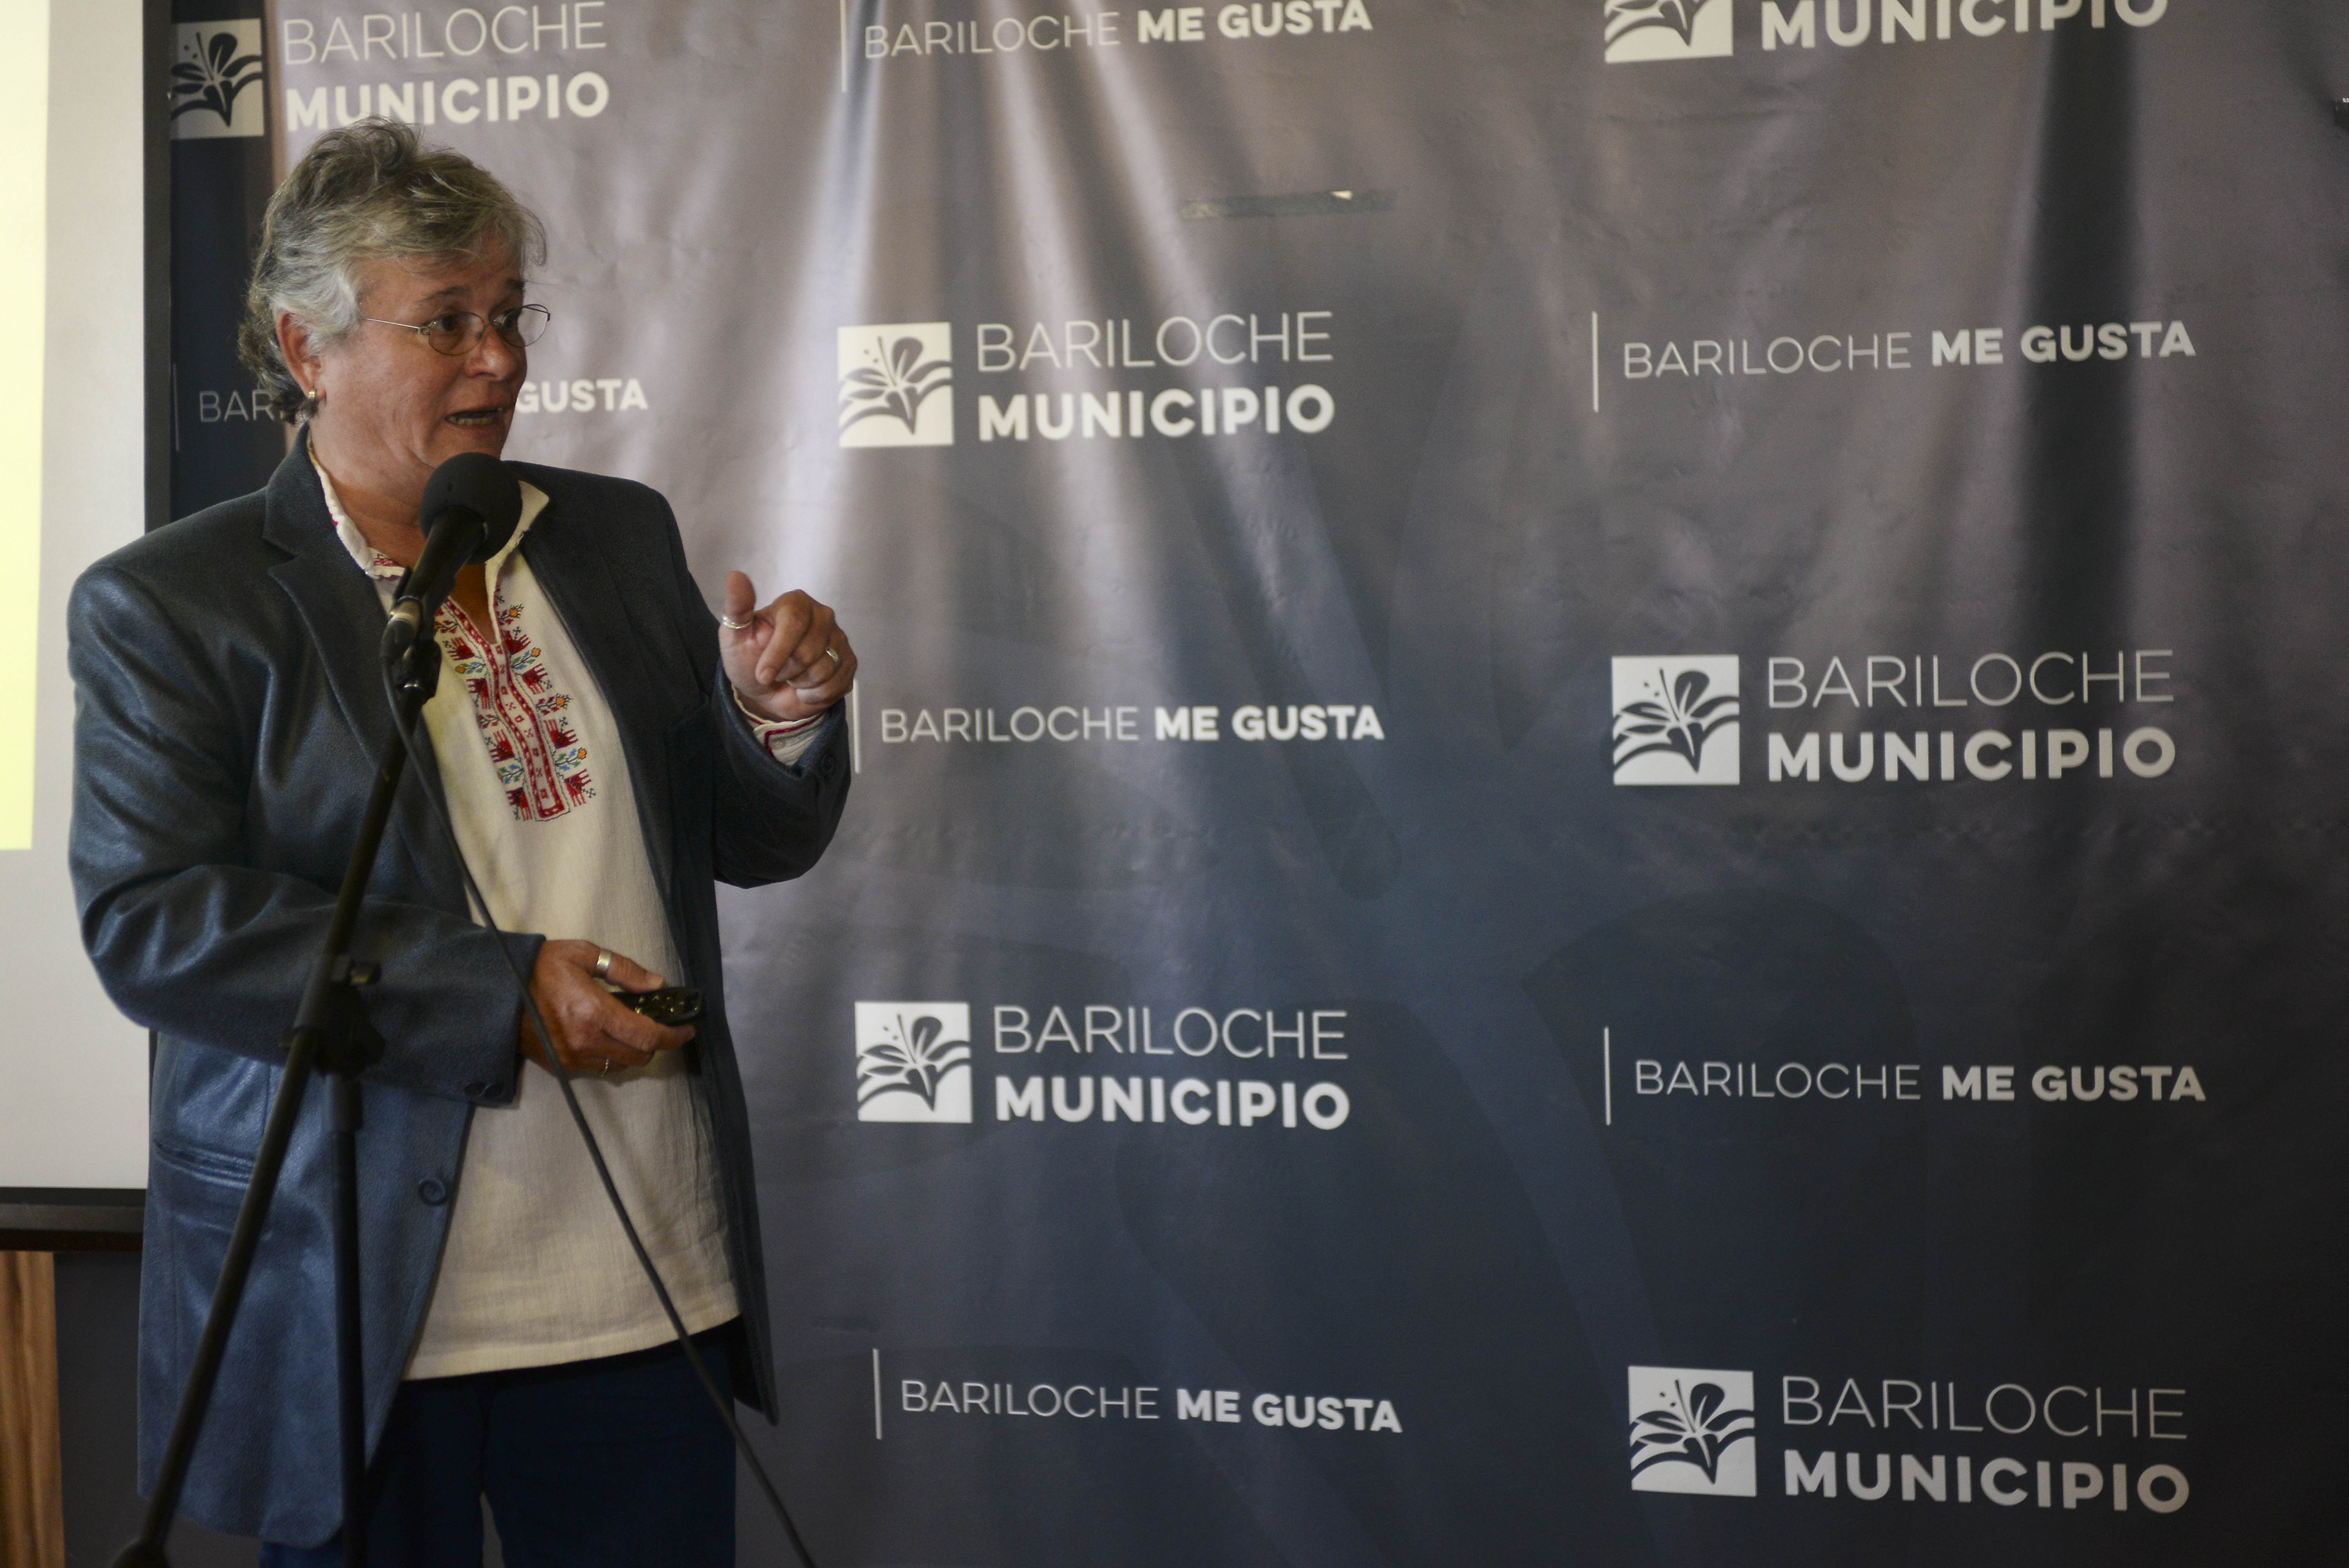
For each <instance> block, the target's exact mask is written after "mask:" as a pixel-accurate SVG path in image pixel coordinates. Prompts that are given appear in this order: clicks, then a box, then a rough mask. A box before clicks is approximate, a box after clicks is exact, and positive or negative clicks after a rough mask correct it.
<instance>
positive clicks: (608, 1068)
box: [604, 1057, 612, 1078]
mask: <svg viewBox="0 0 2349 1568" xmlns="http://www.w3.org/2000/svg"><path fill="white" fill-rule="evenodd" d="M604 1076H605V1078H610V1077H611V1076H612V1058H611V1057H605V1058H604Z"/></svg>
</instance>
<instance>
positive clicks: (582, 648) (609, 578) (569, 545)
mask: <svg viewBox="0 0 2349 1568" xmlns="http://www.w3.org/2000/svg"><path fill="white" fill-rule="evenodd" d="M522 553H523V558H524V559H526V560H527V561H529V562H530V570H531V575H533V577H535V578H537V579H538V583H539V586H541V587H542V588H543V589H545V590H546V596H547V598H548V599H549V600H550V601H551V602H552V603H554V611H555V614H559V615H561V616H562V617H563V624H564V629H565V630H566V631H568V632H569V633H570V634H571V641H572V644H573V645H574V646H575V647H577V648H578V650H579V655H580V657H582V658H583V659H585V661H586V662H587V673H588V674H589V675H590V676H593V677H594V679H595V685H596V686H597V688H598V689H599V690H601V691H602V692H603V694H604V701H605V705H606V706H607V707H610V708H611V710H612V716H613V717H614V719H615V720H616V721H617V722H618V724H619V727H620V753H621V755H622V756H623V757H625V758H626V759H627V764H628V784H629V788H630V789H633V790H634V791H635V792H636V815H637V819H638V821H639V824H640V826H641V827H642V829H643V831H644V839H645V853H646V854H647V856H648V857H650V860H651V862H652V869H653V882H654V885H655V886H656V887H658V888H660V889H661V890H662V892H664V893H665V894H668V895H670V896H669V897H668V903H669V905H670V907H671V910H672V913H673V912H674V910H675V907H676V902H677V901H676V899H675V897H674V891H675V890H673V889H672V888H670V886H669V878H670V875H671V873H672V872H673V870H674V868H675V861H676V855H675V853H674V851H673V849H672V847H671V845H670V844H669V841H668V838H667V834H666V833H665V832H660V831H656V830H655V824H665V823H667V822H670V821H673V820H675V818H674V817H673V816H672V815H671V814H670V805H671V800H670V780H669V771H668V766H667V755H666V753H665V752H664V750H663V749H662V741H663V737H662V735H661V734H660V720H661V705H660V696H659V693H658V691H657V689H656V688H655V686H654V685H653V683H652V680H651V678H650V676H648V675H647V673H646V669H645V664H644V661H643V659H642V658H640V657H638V656H637V655H636V649H637V648H638V647H641V646H648V645H650V643H649V641H648V638H647V630H648V629H647V627H645V626H644V625H643V624H640V623H639V621H638V620H637V617H636V611H635V609H634V607H633V606H632V605H631V604H630V603H629V595H627V594H626V593H622V592H621V591H620V584H619V582H618V580H617V579H616V578H615V577H614V576H613V574H612V568H611V563H610V562H609V561H608V560H607V559H606V558H605V552H603V551H602V550H599V549H597V548H596V542H595V536H594V534H593V532H592V531H591V529H590V527H589V525H588V523H587V522H586V520H585V519H584V518H580V517H577V516H574V515H570V514H567V513H566V512H565V511H564V505H563V501H562V500H561V499H560V498H559V497H557V496H555V495H554V494H552V493H550V494H549V495H548V498H547V502H546V510H545V511H542V512H541V513H539V515H538V517H537V519H536V521H533V523H532V524H531V528H530V532H529V533H528V535H526V536H525V537H524V538H523V542H522ZM671 923H672V924H674V923H675V922H674V919H673V918H672V922H671ZM685 951H686V949H685V948H684V947H683V946H682V945H681V944H680V945H679V946H678V953H679V954H683V953H684V952H685Z"/></svg>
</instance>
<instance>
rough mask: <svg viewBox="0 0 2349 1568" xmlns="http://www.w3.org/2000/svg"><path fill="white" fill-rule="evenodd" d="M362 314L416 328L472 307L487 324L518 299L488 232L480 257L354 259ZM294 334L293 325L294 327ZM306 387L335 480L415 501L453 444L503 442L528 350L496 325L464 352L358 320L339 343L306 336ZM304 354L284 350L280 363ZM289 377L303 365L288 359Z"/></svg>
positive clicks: (455, 448) (507, 262)
mask: <svg viewBox="0 0 2349 1568" xmlns="http://www.w3.org/2000/svg"><path fill="white" fill-rule="evenodd" d="M358 276H359V284H360V287H359V314H360V315H363V316H375V317H379V318H381V319H382V320H384V321H395V322H405V323H408V324H410V325H421V324H423V323H425V322H428V321H430V320H431V319H432V318H433V317H435V316H439V315H450V314H457V313H462V312H466V311H471V313H472V314H474V315H478V316H480V317H481V319H482V320H483V321H484V322H486V321H488V320H489V319H490V317H492V316H493V315H496V314H497V313H499V312H500V311H504V310H511V309H512V308H513V307H514V306H516V305H518V304H522V303H523V278H522V272H521V269H520V268H519V267H518V266H517V265H516V264H515V263H514V258H513V254H512V251H511V250H510V249H509V248H508V247H507V246H506V244H505V242H503V241H502V240H500V239H497V238H495V237H492V239H491V240H490V241H489V242H488V243H487V244H486V245H485V246H484V248H483V250H482V252H481V255H480V256H479V257H478V258H477V259H473V260H467V259H465V258H462V257H460V258H458V259H457V261H456V262H455V263H454V264H451V265H446V266H440V267H434V266H432V265H431V264H430V263H429V262H426V261H422V260H419V259H416V258H379V259H377V260H374V261H369V262H366V263H361V264H360V267H359V270H358ZM292 330H293V331H294V332H295V334H297V335H298V334H299V332H300V329H299V328H298V327H296V328H292ZM300 347H301V348H302V349H304V350H306V358H307V373H308V375H309V377H311V378H310V379H309V381H308V385H309V386H311V387H313V388H315V389H316V391H317V393H318V394H319V403H318V408H317V412H316V415H315V416H314V417H313V420H312V430H311V440H312V443H313V445H314V447H315V448H316V450H317V452H318V456H319V460H320V461H321V462H323V463H324V464H326V471H327V472H329V473H331V474H333V475H334V476H335V477H336V484H337V485H338V486H340V485H344V484H353V485H360V486H365V487H366V488H367V489H368V490H374V491H376V492H378V493H379V494H382V495H384V496H387V497H392V498H398V499H400V500H405V501H407V502H408V503H409V504H415V503H417V502H419V501H420V500H422V498H423V494H424V483H425V480H427V479H429V477H430V476H431V473H432V470H433V469H436V468H438V467H440V464H442V463H444V462H446V461H447V460H448V459H450V458H452V457H455V456H456V455H457V454H458V453H460V452H486V453H488V454H489V455H490V456H492V457H496V456H497V455H498V454H499V453H500V452H501V451H502V450H503V449H504V448H505V444H506V435H507V433H508V430H509V429H510V428H511V425H512V419H513V406H514V396H515V394H516V393H518V392H519V391H520V390H521V389H522V383H523V374H524V371H525V369H526V368H527V356H525V354H524V352H523V350H522V349H519V348H516V347H514V346H512V345H511V344H508V343H507V342H506V341H505V340H504V339H503V338H502V337H500V336H499V335H497V333H496V332H495V331H494V330H491V331H485V332H483V333H482V334H481V341H480V342H479V343H477V344H475V345H474V346H472V347H471V349H470V350H468V351H466V352H465V353H462V354H440V353H437V352H435V351H434V349H433V348H432V347H431V346H429V344H427V343H426V342H425V341H424V340H423V338H422V337H421V336H419V335H418V334H416V333H413V332H402V331H401V330H400V329H399V328H398V327H397V326H385V325H379V324H378V323H376V322H362V323H361V324H360V325H359V326H358V327H357V329H356V330H355V331H353V332H352V333H351V335H349V336H348V337H346V338H345V339H343V341H342V342H340V343H336V344H331V345H326V346H318V345H316V344H315V343H312V342H309V341H307V340H305V341H303V342H302V343H301V345H300ZM303 357H304V356H303V355H302V354H299V353H289V354H288V356H287V358H288V361H289V363H296V362H297V361H299V360H301V359H302V358H303ZM296 371H297V374H301V373H302V371H303V366H301V365H300V364H298V363H296Z"/></svg>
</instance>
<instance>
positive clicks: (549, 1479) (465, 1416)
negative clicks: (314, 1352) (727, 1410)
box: [260, 1326, 735, 1568]
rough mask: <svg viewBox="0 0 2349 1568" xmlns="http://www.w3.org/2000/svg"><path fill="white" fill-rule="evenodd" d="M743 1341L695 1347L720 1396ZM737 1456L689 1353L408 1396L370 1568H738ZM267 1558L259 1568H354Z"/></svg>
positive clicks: (289, 1550)
mask: <svg viewBox="0 0 2349 1568" xmlns="http://www.w3.org/2000/svg"><path fill="white" fill-rule="evenodd" d="M732 1338H733V1327H732V1326H726V1327H723V1328H715V1329H711V1330H709V1332H708V1333H706V1334H698V1335H696V1336H694V1341H693V1344H694V1348H695V1349H696V1350H698V1351H699V1352H700V1354H701V1359H702V1364H703V1365H704V1366H706V1367H709V1375H710V1377H712V1378H713V1379H715V1380H716V1382H717V1384H718V1387H719V1388H720V1389H725V1388H728V1387H730V1382H729V1378H728V1371H729V1365H728V1349H727V1347H728V1345H729V1343H730V1341H731V1339H732ZM734 1462H735V1461H734V1449H733V1441H732V1439H730V1437H729V1436H728V1434H727V1431H726V1427H725V1423H723V1422H722V1421H720V1420H719V1418H718V1412H717V1411H716V1410H714V1409H712V1408H710V1404H709V1396H708V1395H707V1394H705V1393H704V1392H703V1391H702V1388H701V1384H700V1381H699V1380H698V1379H697V1378H696V1377H694V1375H693V1368H692V1367H690V1366H689V1365H688V1364H687V1362H686V1359H685V1353H684V1352H683V1351H682V1350H680V1349H678V1347H677V1346H676V1345H674V1344H670V1345H665V1346H660V1347H658V1348H657V1349H653V1350H640V1351H637V1352H636V1353H634V1354H633V1355H627V1356H612V1357H604V1358H602V1359H599V1360H595V1361H574V1362H570V1363H568V1364H566V1365H564V1366H560V1367H531V1368H528V1369H525V1370H522V1371H514V1372H481V1373H476V1374H474V1375H472V1376H471V1377H432V1378H425V1379H421V1380H419V1381H415V1382H409V1383H403V1384H401V1385H400V1387H399V1393H398V1395H397V1396H396V1397H395V1398H393V1400H392V1406H391V1418H390V1421H389V1424H388V1426H387V1427H386V1428H385V1429H384V1434H383V1441H382V1443H381V1444H380V1445H379V1446H378V1449H377V1450H376V1456H375V1459H374V1461H373V1462H372V1464H371V1465H370V1466H369V1467H368V1470H367V1495H368V1502H367V1562H368V1563H369V1564H370V1568H481V1549H482V1538H481V1500H482V1499H483V1498H487V1499H488V1500H489V1505H490V1509H491V1511H492V1514H494V1515H495V1517H496V1519H497V1526H498V1543H499V1546H500V1547H501V1549H502V1552H503V1553H504V1557H505V1561H506V1563H507V1564H508V1565H509V1568H656V1565H657V1568H734ZM342 1561H343V1549H342V1541H341V1537H340V1536H339V1535H338V1536H336V1538H335V1539H334V1540H332V1541H329V1542H326V1544H325V1545H324V1546H316V1547H308V1548H302V1547H292V1546H276V1545H271V1544H267V1543H264V1545H263V1546H262V1548H261V1564H260V1568H341V1564H342Z"/></svg>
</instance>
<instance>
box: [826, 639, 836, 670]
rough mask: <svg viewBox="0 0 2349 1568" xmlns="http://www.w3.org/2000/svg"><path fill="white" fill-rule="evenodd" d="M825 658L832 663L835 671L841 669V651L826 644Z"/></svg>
mask: <svg viewBox="0 0 2349 1568" xmlns="http://www.w3.org/2000/svg"><path fill="white" fill-rule="evenodd" d="M823 656H824V657H825V658H828V659H830V660H831V661H832V667H833V669H838V668H839V667H840V650H839V649H838V648H835V647H833V645H831V644H830V643H826V644H825V645H823Z"/></svg>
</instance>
